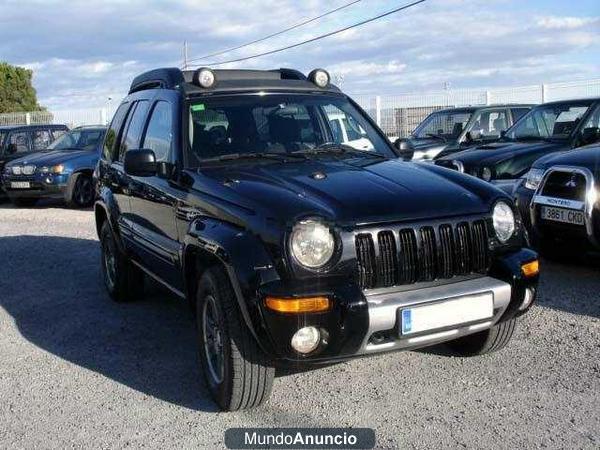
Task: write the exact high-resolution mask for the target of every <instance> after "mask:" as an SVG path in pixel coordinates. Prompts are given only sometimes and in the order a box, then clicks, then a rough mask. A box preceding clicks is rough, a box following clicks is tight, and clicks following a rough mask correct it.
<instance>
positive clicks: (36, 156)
mask: <svg viewBox="0 0 600 450" xmlns="http://www.w3.org/2000/svg"><path fill="white" fill-rule="evenodd" d="M94 151H95V150H94ZM91 152H92V151H90V150H51V151H43V152H38V153H30V154H28V155H26V156H23V157H22V158H17V159H14V160H12V161H11V162H9V163H7V166H16V165H20V164H33V165H36V166H52V165H55V164H61V163H64V162H66V161H69V160H71V159H74V158H78V157H80V156H83V155H87V154H89V153H91Z"/></svg>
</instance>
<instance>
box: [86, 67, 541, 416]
mask: <svg viewBox="0 0 600 450" xmlns="http://www.w3.org/2000/svg"><path fill="white" fill-rule="evenodd" d="M332 112H335V113H336V114H337V115H339V116H343V117H345V118H346V119H347V121H348V123H352V122H354V123H356V124H357V125H358V129H360V130H361V136H362V138H361V139H365V140H368V141H369V146H370V149H356V148H353V147H352V146H350V145H347V143H336V142H335V138H334V134H335V131H334V130H333V127H334V125H332V123H331V121H330V120H327V117H328V115H329V114H331V113H332ZM330 117H331V116H330ZM221 127H223V128H221ZM351 141H352V139H351ZM95 174H96V177H97V180H98V181H97V191H98V200H97V201H96V205H95V216H96V229H97V232H98V236H99V238H100V244H101V257H102V259H101V265H102V274H103V280H104V284H105V286H106V289H107V291H108V293H109V294H110V295H111V297H112V298H113V299H114V300H115V301H120V302H123V301H129V300H134V299H137V298H140V297H141V296H143V293H142V292H141V288H142V286H143V282H142V281H143V277H144V275H148V276H150V277H151V278H153V279H155V280H157V281H158V282H160V283H161V284H162V285H163V286H165V287H166V288H168V289H170V290H171V291H172V292H173V293H174V294H175V295H177V296H179V297H180V298H182V299H183V300H185V301H187V302H189V303H190V306H192V308H193V310H194V311H195V313H196V322H195V323H196V326H197V341H196V342H197V346H198V353H199V355H200V362H201V368H202V369H201V370H202V372H203V373H204V376H205V379H206V382H207V386H208V390H209V392H210V393H211V394H212V396H213V397H214V399H215V400H216V402H217V403H218V404H219V406H220V407H221V408H222V409H225V410H238V409H245V408H250V407H255V406H258V405H260V404H261V403H263V402H264V401H265V400H267V398H268V397H269V394H270V390H271V385H272V382H273V377H274V373H275V372H274V368H275V366H292V367H298V366H300V365H302V366H306V365H313V366H319V365H322V364H326V363H331V362H335V361H340V360H344V359H349V358H354V357H359V356H365V355H372V354H377V353H381V352H386V351H392V350H409V349H414V348H419V347H425V346H430V345H434V344H438V343H441V342H447V343H448V345H450V346H451V348H452V349H453V350H454V351H455V352H456V353H458V354H461V355H481V354H484V353H489V352H492V351H496V350H499V349H500V348H502V347H504V346H505V345H507V344H508V342H509V341H510V339H511V336H512V335H513V331H514V329H515V324H516V323H517V320H518V317H519V316H521V315H522V314H524V313H526V311H527V310H528V309H529V308H530V307H531V305H532V303H533V302H534V301H535V297H536V290H537V282H538V267H539V266H538V261H537V254H536V253H535V252H533V251H531V250H529V249H527V248H525V247H524V239H523V230H522V226H521V223H520V221H519V220H518V216H517V215H516V210H515V209H514V204H513V202H512V199H511V198H510V197H509V196H507V195H506V194H505V193H503V192H502V191H500V190H499V189H496V188H494V187H493V186H491V185H489V184H488V183H484V182H483V181H481V180H478V179H475V178H473V177H468V176H465V175H462V174H459V173H456V172H453V171H449V170H445V169H443V168H440V167H437V166H435V165H434V164H413V163H406V162H403V161H399V160H398V155H397V154H396V152H395V149H394V147H393V145H392V144H391V143H390V142H389V140H388V139H387V138H386V137H385V135H384V134H383V132H382V131H381V130H380V129H379V128H378V127H377V126H376V124H375V123H374V122H373V120H372V119H371V118H370V117H369V116H368V115H367V114H365V113H364V112H363V111H362V110H360V109H359V108H357V107H356V106H355V104H354V103H353V102H352V101H351V100H350V98H349V97H348V96H346V95H345V94H343V93H342V92H341V91H340V90H339V89H338V88H337V87H335V86H332V85H331V84H330V83H329V74H327V72H325V71H323V70H314V71H313V72H311V73H310V74H309V75H308V76H305V75H304V74H302V73H300V72H298V71H295V70H290V69H280V70H270V71H258V70H215V71H212V70H210V69H207V68H202V69H198V70H195V71H184V72H182V71H180V70H179V69H177V68H166V69H157V70H153V71H150V72H147V73H144V74H141V75H139V76H138V77H136V78H135V79H134V81H133V83H132V85H131V88H130V91H129V95H128V96H127V97H126V98H125V99H124V101H123V102H122V103H121V105H120V106H119V108H118V109H117V111H116V113H115V115H114V118H113V121H112V123H111V125H110V129H109V131H108V132H107V135H106V139H105V144H104V150H103V153H102V157H101V159H100V161H99V162H98V166H97V169H96V172H95ZM182 345H185V343H182ZM150 357H151V355H150Z"/></svg>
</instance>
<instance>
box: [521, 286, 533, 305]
mask: <svg viewBox="0 0 600 450" xmlns="http://www.w3.org/2000/svg"><path fill="white" fill-rule="evenodd" d="M534 298H535V290H534V289H533V288H527V289H525V298H523V303H521V306H519V311H523V310H525V309H527V308H528V307H529V305H531V302H533V299H534Z"/></svg>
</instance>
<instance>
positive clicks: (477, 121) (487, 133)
mask: <svg viewBox="0 0 600 450" xmlns="http://www.w3.org/2000/svg"><path fill="white" fill-rule="evenodd" d="M531 108H532V105H492V106H470V107H464V108H448V109H442V110H440V111H435V112H433V113H431V114H430V115H429V116H427V117H426V118H425V119H424V120H423V122H421V124H419V126H417V128H415V131H413V132H412V134H411V135H410V136H409V137H408V138H404V139H399V140H398V141H396V146H397V148H398V149H399V150H400V152H401V154H402V157H403V158H404V159H405V160H416V161H418V160H431V159H435V158H436V157H438V155H439V154H440V153H442V152H444V153H445V154H449V153H452V152H457V151H460V150H462V149H464V148H466V147H469V146H472V145H477V144H481V143H484V142H493V141H495V140H497V139H499V138H500V136H501V134H502V132H503V131H506V130H507V129H508V128H509V127H510V126H511V125H512V124H513V123H515V122H516V121H517V120H518V119H520V118H521V117H523V116H524V115H525V114H526V113H527V112H529V110H530V109H531Z"/></svg>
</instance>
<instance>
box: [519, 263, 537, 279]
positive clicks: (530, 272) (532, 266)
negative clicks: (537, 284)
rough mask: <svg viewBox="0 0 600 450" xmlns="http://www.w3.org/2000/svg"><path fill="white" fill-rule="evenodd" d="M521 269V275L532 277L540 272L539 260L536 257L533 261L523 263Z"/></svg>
mask: <svg viewBox="0 0 600 450" xmlns="http://www.w3.org/2000/svg"><path fill="white" fill-rule="evenodd" d="M521 271H523V275H525V276H526V277H533V276H535V275H537V274H538V273H540V262H539V261H538V260H537V259H536V260H535V261H531V262H529V263H527V264H523V265H522V266H521Z"/></svg>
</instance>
